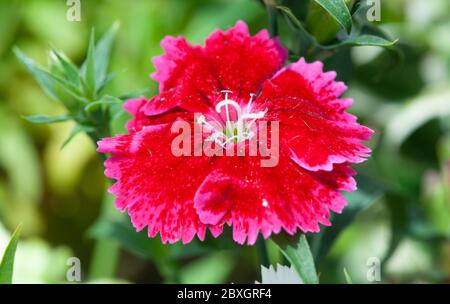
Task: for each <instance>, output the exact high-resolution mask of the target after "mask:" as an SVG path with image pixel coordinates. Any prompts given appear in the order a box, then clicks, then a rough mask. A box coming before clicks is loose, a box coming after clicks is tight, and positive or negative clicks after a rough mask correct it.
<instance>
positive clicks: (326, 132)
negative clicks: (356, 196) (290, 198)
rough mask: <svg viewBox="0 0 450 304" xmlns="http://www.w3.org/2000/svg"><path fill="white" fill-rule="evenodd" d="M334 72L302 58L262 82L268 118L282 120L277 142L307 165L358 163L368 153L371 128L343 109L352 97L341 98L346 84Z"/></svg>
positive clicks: (261, 103) (328, 166)
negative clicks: (324, 70) (359, 122)
mask: <svg viewBox="0 0 450 304" xmlns="http://www.w3.org/2000/svg"><path fill="white" fill-rule="evenodd" d="M334 78H335V73H334V72H327V73H323V71H322V64H321V63H319V62H315V63H312V64H307V63H305V61H304V60H303V59H300V60H299V61H298V62H297V63H295V64H292V65H290V66H288V67H286V68H285V69H283V70H281V71H280V72H279V73H277V74H276V75H275V76H274V77H273V78H272V79H270V80H268V81H266V83H265V84H264V86H263V90H262V93H261V95H260V96H259V97H258V99H257V103H258V107H260V108H266V109H267V117H266V119H267V120H276V121H280V142H281V144H282V145H284V146H285V147H286V148H287V149H289V151H290V152H291V156H292V159H293V160H294V161H295V162H297V163H298V164H299V165H300V166H302V167H303V168H305V169H307V170H311V171H317V170H326V171H331V170H332V169H333V164H341V163H345V162H351V163H359V162H362V161H364V160H365V157H368V156H369V154H370V149H368V148H367V147H365V146H364V145H363V144H362V141H365V140H368V139H369V138H370V136H371V135H372V133H373V131H372V130H370V129H369V128H367V127H365V126H362V125H359V124H358V123H357V122H356V119H355V117H354V116H352V115H350V114H348V113H347V112H345V110H346V109H347V107H348V106H350V105H351V99H346V98H343V99H340V98H339V96H340V95H341V94H342V93H343V91H344V90H345V89H346V87H345V85H344V84H343V83H341V82H335V81H334Z"/></svg>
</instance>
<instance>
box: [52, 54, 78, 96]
mask: <svg viewBox="0 0 450 304" xmlns="http://www.w3.org/2000/svg"><path fill="white" fill-rule="evenodd" d="M52 53H53V54H54V55H55V56H56V58H57V59H58V62H59V63H60V64H61V67H62V68H63V71H64V75H65V77H66V78H67V80H68V81H70V82H71V83H72V84H73V85H75V86H76V87H79V85H80V76H79V74H78V68H77V67H76V66H75V64H73V63H72V62H71V61H70V59H69V58H67V57H66V56H65V55H64V54H63V53H61V52H58V51H56V50H54V49H53V50H52Z"/></svg>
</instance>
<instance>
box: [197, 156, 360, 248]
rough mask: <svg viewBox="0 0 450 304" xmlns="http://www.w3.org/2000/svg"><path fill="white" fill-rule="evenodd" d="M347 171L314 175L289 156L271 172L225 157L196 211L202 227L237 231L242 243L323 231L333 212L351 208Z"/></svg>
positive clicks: (201, 192) (251, 160)
mask: <svg viewBox="0 0 450 304" xmlns="http://www.w3.org/2000/svg"><path fill="white" fill-rule="evenodd" d="M347 169H348V167H347V166H344V165H343V166H342V168H339V169H337V170H336V171H333V172H320V173H319V172H309V171H307V170H304V169H302V168H300V167H299V166H297V165H296V164H295V163H294V162H293V161H292V160H290V158H289V156H288V155H284V156H282V157H281V158H280V162H279V164H278V166H276V167H272V168H264V167H261V166H260V163H259V160H258V158H249V157H246V158H242V160H241V161H236V160H235V161H233V160H229V159H227V158H222V159H220V160H218V163H217V164H216V166H215V169H214V170H213V171H212V172H211V173H210V174H209V175H208V177H207V178H206V179H205V180H204V181H203V183H202V184H201V186H200V187H199V189H198V191H197V192H196V194H195V198H194V201H195V208H196V210H197V212H198V215H199V217H200V220H201V221H202V222H203V223H206V224H211V225H220V224H224V223H227V224H229V225H230V226H232V227H233V239H234V240H235V241H236V242H238V243H240V244H243V243H245V242H247V243H248V244H250V245H251V244H254V243H255V241H256V239H257V237H258V234H259V233H260V232H261V233H262V235H263V236H264V237H265V238H268V237H269V236H270V235H271V234H272V233H275V234H276V233H279V232H280V231H281V230H282V229H283V230H285V231H286V232H287V233H289V234H294V233H295V232H296V231H297V229H301V230H302V231H304V232H318V231H319V229H320V228H319V224H323V225H327V226H328V225H330V224H331V223H330V222H329V217H330V211H335V212H341V211H342V209H343V208H344V206H345V205H346V204H347V202H346V200H345V198H344V197H343V195H342V194H341V193H340V192H339V190H341V189H348V190H350V189H351V188H352V187H353V185H352V183H354V181H353V179H352V177H351V176H352V174H353V171H349V170H347Z"/></svg>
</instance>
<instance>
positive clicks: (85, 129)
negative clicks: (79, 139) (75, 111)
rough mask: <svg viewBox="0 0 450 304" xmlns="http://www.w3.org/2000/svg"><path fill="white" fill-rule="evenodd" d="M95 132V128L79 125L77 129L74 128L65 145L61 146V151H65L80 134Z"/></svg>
mask: <svg viewBox="0 0 450 304" xmlns="http://www.w3.org/2000/svg"><path fill="white" fill-rule="evenodd" d="M94 131H95V127H93V126H89V125H80V124H77V125H76V126H75V127H73V129H72V131H71V132H70V134H69V136H68V137H67V139H66V140H65V141H64V143H63V144H62V145H61V150H62V149H64V147H65V146H66V145H67V144H68V143H69V142H70V141H71V140H72V139H73V138H74V137H75V136H76V135H78V134H79V133H81V132H86V133H90V132H94Z"/></svg>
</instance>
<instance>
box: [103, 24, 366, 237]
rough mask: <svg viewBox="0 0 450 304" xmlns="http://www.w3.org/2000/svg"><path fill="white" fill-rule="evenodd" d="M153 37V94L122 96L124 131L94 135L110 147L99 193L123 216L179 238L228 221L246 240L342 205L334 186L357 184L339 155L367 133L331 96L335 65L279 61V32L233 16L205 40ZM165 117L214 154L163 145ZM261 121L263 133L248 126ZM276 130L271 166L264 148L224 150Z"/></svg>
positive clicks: (356, 149) (337, 92)
mask: <svg viewBox="0 0 450 304" xmlns="http://www.w3.org/2000/svg"><path fill="white" fill-rule="evenodd" d="M161 44H162V47H163V48H164V50H165V54H164V55H162V56H159V57H155V58H154V60H153V62H154V64H155V67H156V70H157V71H156V72H155V73H154V74H152V77H153V78H154V79H155V80H156V81H158V82H159V94H158V95H156V96H154V97H153V98H151V99H149V100H148V99H146V98H144V97H142V98H138V99H131V100H128V101H127V102H126V103H125V106H124V107H125V110H126V111H128V112H129V113H131V114H132V115H133V118H132V119H131V120H130V121H129V122H128V123H127V129H128V134H125V135H117V136H114V137H111V138H104V139H102V140H101V141H100V142H99V143H98V151H99V152H102V153H109V154H111V157H110V158H109V159H108V160H107V161H106V162H105V167H106V170H105V174H106V176H108V177H110V178H112V179H115V180H116V182H115V184H114V185H113V186H112V187H111V188H110V192H111V193H113V194H114V195H116V196H117V198H116V206H117V208H118V209H119V210H121V211H125V210H126V211H127V212H128V214H129V215H130V217H131V221H132V223H133V225H134V227H135V228H136V229H137V230H138V231H140V230H142V229H144V228H147V229H148V236H149V237H155V236H156V235H157V234H158V233H159V234H160V236H161V239H162V241H163V242H164V243H166V242H169V243H173V242H176V241H179V240H181V241H182V242H183V243H188V242H190V241H191V240H192V239H193V238H194V236H195V235H197V236H198V238H199V239H201V240H203V239H204V238H205V234H206V231H207V230H208V229H209V231H210V233H211V234H212V235H213V236H215V237H217V236H218V235H220V234H221V233H222V231H223V228H224V225H229V226H231V227H232V231H233V239H234V240H235V241H236V242H238V243H240V244H243V243H245V242H247V243H248V244H254V243H255V241H256V239H257V237H258V235H259V233H260V232H261V234H262V235H263V236H264V237H265V238H268V237H270V236H271V235H272V234H277V233H279V232H280V231H281V230H284V231H286V232H287V233H289V234H294V233H296V232H297V231H298V230H301V231H303V232H318V231H319V229H320V227H319V224H322V225H327V226H328V225H331V223H330V221H329V217H330V211H334V212H337V213H340V212H341V211H342V209H343V208H344V206H345V205H346V204H347V202H346V200H345V198H344V196H343V195H342V194H341V191H354V190H355V189H356V183H355V180H354V179H353V176H354V175H355V172H354V170H352V169H351V168H350V165H351V164H352V163H359V162H362V161H364V160H365V158H366V157H368V156H369V153H370V150H369V149H368V148H367V147H365V146H364V145H363V144H362V141H365V140H368V139H369V138H370V136H371V134H372V133H373V132H372V131H371V130H370V129H368V128H367V127H365V126H362V125H360V124H358V123H357V121H356V117H354V116H353V115H351V114H349V113H347V112H346V109H347V108H348V107H349V106H350V105H351V103H352V100H351V99H349V98H340V96H341V95H342V93H343V92H344V91H345V90H346V86H345V85H344V84H343V83H342V82H337V81H335V80H334V79H335V77H336V73H335V72H323V65H322V63H320V62H314V63H306V62H305V60H304V59H303V58H302V59H300V60H299V61H297V62H295V63H292V64H289V65H286V66H284V64H285V62H286V59H287V50H286V49H285V48H284V47H283V46H281V44H280V43H279V41H278V40H277V39H272V38H270V37H269V34H268V32H267V31H266V30H262V31H260V32H259V33H257V34H256V35H254V36H251V35H250V34H249V31H248V28H247V25H246V24H245V23H244V22H242V21H239V22H237V23H236V25H235V26H233V27H232V28H230V29H229V30H227V31H225V32H224V31H221V30H217V31H215V32H213V33H212V34H211V35H210V36H209V37H208V38H207V40H206V43H205V45H204V46H200V45H190V44H189V43H188V42H186V40H185V39H184V38H183V37H179V38H174V37H166V38H165V39H163V41H162V43H161ZM176 122H184V123H185V124H187V125H188V126H191V127H192V130H202V132H201V133H200V135H198V134H197V133H198V132H197V133H196V132H192V133H191V134H190V135H189V136H188V137H187V139H188V141H189V142H190V143H191V144H192V146H193V147H195V146H196V144H197V141H196V137H197V139H198V136H200V140H201V143H209V144H210V145H211V146H212V147H213V148H214V150H215V151H216V152H223V153H215V154H213V155H206V154H205V153H200V154H198V155H197V154H196V153H192V154H189V155H188V156H186V155H178V154H176V153H173V152H174V151H173V143H174V141H176V140H177V138H179V136H180V134H179V133H177V132H173V131H174V130H173V126H174V124H175V123H176ZM264 122H265V123H266V124H264ZM272 122H277V125H273V124H270V123H272ZM263 126H266V127H265V128H266V130H265V131H266V133H267V134H269V137H270V139H264V138H263V137H261V136H259V133H262V131H263V130H262V129H263ZM275 126H276V128H277V130H276V131H277V132H274V130H275ZM273 135H276V136H275V137H274V136H273ZM184 139H186V138H184ZM263 141H264V142H263ZM275 141H276V144H277V153H278V155H277V159H276V162H275V163H273V164H272V165H270V166H262V165H261V164H262V161H263V160H267V157H268V156H267V155H265V154H264V153H262V152H261V151H262V150H258V151H259V152H258V153H256V155H249V153H244V154H238V153H235V154H234V155H232V156H230V155H229V154H228V153H227V152H229V151H231V150H233V151H237V150H240V151H242V150H246V149H247V151H248V150H250V149H251V148H252V147H255V146H257V147H260V146H265V147H268V148H270V147H271V144H272V146H274V145H275ZM184 142H185V143H186V141H184Z"/></svg>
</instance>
